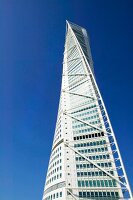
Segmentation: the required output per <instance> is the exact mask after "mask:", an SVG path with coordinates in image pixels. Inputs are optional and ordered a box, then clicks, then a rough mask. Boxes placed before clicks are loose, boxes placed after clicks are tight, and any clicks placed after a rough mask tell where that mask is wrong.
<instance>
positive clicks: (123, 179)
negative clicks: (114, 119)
mask: <svg viewBox="0 0 133 200" xmlns="http://www.w3.org/2000/svg"><path fill="white" fill-rule="evenodd" d="M67 23H68V22H67ZM68 26H69V28H70V29H71V33H72V35H73V39H74V40H75V43H76V44H77V47H78V50H79V54H80V55H81V57H80V59H81V60H82V62H83V63H84V65H85V66H86V65H87V67H88V68H89V70H90V71H89V73H88V74H83V76H84V77H86V76H89V75H91V78H92V82H93V86H94V88H95V93H96V96H97V99H94V98H93V97H91V96H85V95H82V94H77V93H73V92H70V91H68V90H63V92H67V93H69V94H72V95H78V96H80V97H85V98H91V99H93V100H94V101H97V102H98V104H99V107H100V109H101V113H102V115H103V119H104V123H105V125H106V130H104V129H101V128H99V127H96V126H94V125H93V124H89V123H86V122H85V121H83V120H80V119H78V118H76V117H73V116H71V115H70V114H68V113H67V111H66V110H65V111H64V114H65V115H67V116H69V117H71V118H73V119H75V120H78V121H80V122H81V123H85V124H87V125H88V126H90V127H94V128H95V129H97V130H100V131H103V132H104V133H105V134H107V135H109V142H110V146H111V147H112V152H114V161H115V162H117V161H119V165H118V164H117V163H116V166H117V165H118V167H117V172H118V175H119V170H121V171H122V174H121V175H119V179H120V180H121V181H120V180H119V179H117V178H116V177H114V176H112V175H111V174H110V173H108V172H107V171H106V170H104V169H103V168H102V167H99V166H98V165H97V164H95V163H94V162H93V161H92V160H90V159H88V158H87V157H86V156H84V155H83V154H81V153H79V152H78V151H76V150H75V149H74V148H72V147H71V146H70V145H69V143H65V145H66V146H67V147H69V148H70V149H71V150H73V151H74V152H75V153H76V154H79V155H80V156H81V157H83V158H85V159H86V160H87V161H88V162H90V163H92V164H93V165H95V166H96V167H97V168H98V169H100V170H101V171H103V172H104V173H106V174H107V175H108V176H110V177H111V178H113V179H115V180H116V181H117V182H118V183H120V184H121V185H123V186H124V188H122V189H123V190H127V191H128V192H129V196H130V198H131V199H132V198H133V196H132V192H131V188H130V186H129V182H128V178H127V175H126V172H125V168H124V164H123V161H122V158H121V154H120V151H119V148H118V144H117V141H116V138H115V135H114V131H113V129H112V126H111V123H110V120H109V117H108V114H107V111H106V108H105V105H104V102H103V99H102V97H101V94H100V91H99V89H98V86H97V83H96V81H95V78H94V74H93V73H92V72H91V69H90V66H89V63H88V61H87V59H86V56H85V55H84V52H83V50H82V48H81V46H80V44H79V41H78V40H77V38H76V36H75V34H74V32H73V30H72V28H71V26H70V24H69V23H68ZM75 59H76V58H75ZM78 59H79V58H78ZM71 61H72V60H69V61H68V62H71ZM66 63H67V61H66ZM64 75H65V76H74V74H72V75H71V74H64ZM78 75H79V76H82V75H81V74H78ZM75 76H77V74H75ZM112 141H113V145H112ZM71 194H72V193H71ZM75 199H76V198H75Z"/></svg>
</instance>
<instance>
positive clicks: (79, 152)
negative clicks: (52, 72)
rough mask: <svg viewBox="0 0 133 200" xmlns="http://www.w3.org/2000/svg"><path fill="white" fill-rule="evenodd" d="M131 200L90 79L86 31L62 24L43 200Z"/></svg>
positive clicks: (123, 173)
mask: <svg viewBox="0 0 133 200" xmlns="http://www.w3.org/2000/svg"><path fill="white" fill-rule="evenodd" d="M54 199H55V200H56V199H58V200H74V199H75V200H83V199H98V200H104V199H106V200H115V199H132V193H131V189H130V186H129V183H128V179H127V175H126V172H125V169H124V165H123V162H122V158H121V155H120V151H119V148H118V145H117V141H116V138H115V135H114V132H113V129H112V126H111V123H110V120H109V117H108V114H107V111H106V108H105V105H104V102H103V99H102V96H101V94H100V91H99V88H98V85H97V83H96V80H95V75H94V70H93V62H92V57H91V51H90V46H89V40H88V36H87V32H86V30H85V29H84V28H82V27H80V26H77V25H75V24H73V23H70V22H67V23H66V41H65V50H64V60H63V74H62V86H61V95H60V102H59V110H58V116H57V123H56V129H55V135H54V141H53V145H52V150H51V156H50V161H49V165H48V171H47V176H46V182H45V187H44V194H43V200H54Z"/></svg>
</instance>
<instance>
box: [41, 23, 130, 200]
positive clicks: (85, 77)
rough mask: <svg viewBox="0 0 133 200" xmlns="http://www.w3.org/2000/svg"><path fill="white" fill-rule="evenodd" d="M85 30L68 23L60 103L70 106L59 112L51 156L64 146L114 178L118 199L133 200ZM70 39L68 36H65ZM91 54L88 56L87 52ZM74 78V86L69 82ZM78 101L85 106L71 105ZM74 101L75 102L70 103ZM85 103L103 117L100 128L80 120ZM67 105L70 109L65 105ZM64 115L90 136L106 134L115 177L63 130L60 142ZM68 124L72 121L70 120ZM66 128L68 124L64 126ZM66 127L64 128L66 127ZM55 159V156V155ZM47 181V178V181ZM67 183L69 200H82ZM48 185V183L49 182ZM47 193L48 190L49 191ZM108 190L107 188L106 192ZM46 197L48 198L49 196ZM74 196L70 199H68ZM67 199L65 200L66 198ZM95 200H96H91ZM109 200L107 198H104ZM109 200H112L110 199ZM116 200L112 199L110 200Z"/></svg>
mask: <svg viewBox="0 0 133 200" xmlns="http://www.w3.org/2000/svg"><path fill="white" fill-rule="evenodd" d="M80 29H82V28H81V27H79V26H77V25H74V24H71V23H69V22H68V21H67V33H66V34H69V37H70V38H69V39H67V40H66V44H65V51H64V61H63V74H62V77H63V80H65V81H64V84H63V85H62V90H61V99H62V98H65V95H67V96H68V97H69V98H68V102H67V103H64V102H65V101H64V102H63V103H62V104H63V105H62V104H61V105H60V106H59V112H58V120H57V127H56V131H55V132H56V133H55V138H54V142H53V148H52V152H54V151H55V149H56V148H57V147H58V146H59V145H61V144H64V147H63V148H64V151H67V149H69V150H70V151H71V152H73V153H74V154H75V155H79V156H80V157H81V158H83V159H84V160H85V161H86V162H87V163H90V164H92V165H93V166H94V167H95V168H96V169H98V170H100V171H102V172H103V173H104V174H106V176H107V177H109V178H111V179H112V180H115V181H116V182H117V187H116V188H114V189H118V190H119V191H121V192H122V195H123V197H119V198H117V199H130V200H131V199H133V196H132V192H131V188H130V185H129V182H128V178H127V175H126V171H125V168H124V164H123V161H122V158H121V154H120V151H119V147H118V144H117V141H116V137H115V134H114V131H113V128H112V126H111V122H110V119H109V116H108V113H107V111H106V108H105V105H104V102H103V99H102V96H101V93H100V91H99V88H98V85H97V83H96V80H95V75H94V72H93V64H92V58H91V53H90V52H89V51H90V49H89V48H88V50H86V49H85V50H84V48H86V45H85V44H86V43H85V40H86V39H85V40H83V37H82V34H81V33H80V31H78V30H80ZM82 32H83V35H85V33H84V30H82ZM66 37H68V36H66ZM71 39H72V40H73V44H71ZM85 51H86V52H88V53H87V54H86V52H85ZM81 64H82V67H83V68H84V72H83V71H82V70H81V71H79V72H78V73H77V71H76V70H75V69H77V68H78V67H79V66H80V65H81ZM70 78H71V82H70V83H68V82H69V80H70ZM86 84H88V85H90V88H91V89H90V91H92V92H90V93H89V94H88V93H85V92H84V91H83V89H82V90H81V89H78V90H77V88H79V87H81V86H83V87H84V86H85V87H86ZM76 97H77V98H78V100H79V101H81V102H82V99H83V100H84V104H83V103H81V105H80V103H78V104H76V105H75V103H71V101H74V102H75V101H76V99H75V98H76ZM70 99H72V100H70ZM85 100H90V101H91V103H92V104H95V109H97V110H98V112H99V113H100V116H99V119H100V122H99V124H97V125H95V124H94V123H93V121H92V122H88V121H86V120H85V119H81V118H80V117H77V116H75V113H76V112H79V111H77V109H81V110H82V108H84V107H85V105H88V104H87V103H86V101H85ZM66 104H67V105H66ZM87 109H88V110H90V111H91V110H92V109H93V107H92V106H90V107H88V108H87ZM62 115H63V118H64V119H66V117H68V118H70V119H71V123H72V120H74V121H76V122H79V123H81V124H82V125H85V126H86V127H89V128H91V129H92V131H91V133H92V134H94V133H96V134H98V133H99V132H101V133H103V135H104V137H105V138H106V146H107V147H108V148H109V151H108V154H110V156H111V162H112V163H113V167H112V171H113V172H114V173H113V174H112V173H110V171H108V169H105V168H104V167H101V166H100V165H98V164H97V163H96V162H95V161H94V160H92V159H90V158H89V157H88V156H85V155H84V154H83V153H81V152H80V151H79V150H76V148H75V147H74V144H75V141H74V140H73V137H71V136H72V133H71V134H70V138H69V137H66V136H64V130H63V133H62V137H63V138H61V139H59V138H58V137H57V136H58V126H59V125H58V123H59V121H60V119H61V116H62ZM68 121H69V120H68ZM65 124H66V123H65ZM65 124H64V125H65ZM64 125H63V126H64ZM52 156H53V155H52ZM53 159H54V158H53V157H51V160H50V163H49V166H50V167H49V171H50V170H51V165H50V164H51V162H52V160H53ZM64 173H67V172H64ZM47 179H48V178H47ZM64 181H66V186H65V191H66V196H67V197H66V199H75V200H79V199H80V197H79V195H78V194H77V192H75V193H74V192H73V191H79V190H80V189H81V188H80V187H77V186H73V185H72V186H71V184H69V187H68V185H67V182H70V178H68V176H67V175H65V180H64ZM46 185H47V181H46ZM46 189H47V190H48V189H49V188H48V187H46ZM91 189H93V190H94V191H95V190H102V189H104V188H102V187H101V188H89V187H88V188H86V190H91ZM105 189H106V188H105ZM109 189H110V190H111V189H113V187H111V188H109ZM46 196H47V195H46ZM69 196H71V198H69ZM64 199H65V198H64ZM81 199H86V198H81ZM92 199H93V198H92ZM103 199H107V198H103ZM108 199H109V198H108ZM111 199H113V198H111ZM44 200H49V197H46V198H45V189H44Z"/></svg>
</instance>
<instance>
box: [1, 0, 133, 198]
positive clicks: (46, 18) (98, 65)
mask: <svg viewBox="0 0 133 200" xmlns="http://www.w3.org/2000/svg"><path fill="white" fill-rule="evenodd" d="M66 19H68V20H70V21H72V22H74V23H77V24H79V25H81V26H83V27H85V28H86V29H87V31H88V32H89V34H90V40H91V49H92V56H93V61H94V67H95V73H96V77H97V82H98V84H99V87H100V90H101V92H102V95H103V98H104V101H105V104H106V107H107V110H108V113H109V115H110V118H111V121H112V125H113V127H114V131H115V133H116V137H117V140H118V143H119V146H120V150H121V154H122V157H123V161H124V164H125V168H126V170H127V174H128V177H129V181H130V183H131V186H133V155H132V153H133V131H132V125H133V79H132V77H133V55H132V52H133V1H132V0H111V1H109V0H108V1H106V0H100V1H99V0H78V1H77V0H1V1H0V199H1V200H18V199H19V200H31V199H32V200H40V199H41V198H42V193H43V186H44V181H45V175H46V170H47V165H48V160H49V155H50V150H51V145H52V140H53V134H54V128H55V123H56V115H57V109H58V101H59V93H60V84H61V73H62V60H63V50H64V40H65V20H66Z"/></svg>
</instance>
